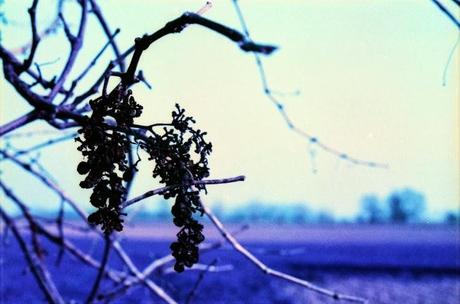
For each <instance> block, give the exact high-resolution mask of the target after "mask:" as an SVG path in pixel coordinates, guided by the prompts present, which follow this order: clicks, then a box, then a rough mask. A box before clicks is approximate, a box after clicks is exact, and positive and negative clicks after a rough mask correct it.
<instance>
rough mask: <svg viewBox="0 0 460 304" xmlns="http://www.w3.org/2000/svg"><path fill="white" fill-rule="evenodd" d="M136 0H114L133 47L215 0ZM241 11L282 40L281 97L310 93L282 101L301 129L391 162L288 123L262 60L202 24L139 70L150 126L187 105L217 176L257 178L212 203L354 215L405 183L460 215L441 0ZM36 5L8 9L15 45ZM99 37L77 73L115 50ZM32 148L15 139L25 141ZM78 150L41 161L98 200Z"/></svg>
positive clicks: (451, 32)
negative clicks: (301, 206) (328, 149)
mask: <svg viewBox="0 0 460 304" xmlns="http://www.w3.org/2000/svg"><path fill="white" fill-rule="evenodd" d="M52 2H53V1H40V5H39V8H38V9H39V16H38V20H39V22H40V24H42V25H48V24H49V22H50V21H51V20H52V19H53V18H54V11H55V9H54V6H53V4H52ZM214 2H215V3H214V6H213V8H212V9H211V10H210V11H208V12H207V13H206V17H208V18H210V19H213V20H216V21H219V22H222V23H223V24H226V25H229V26H232V27H234V28H237V29H240V26H239V23H238V19H237V16H236V14H235V11H234V9H233V7H232V5H231V1H214ZM123 3H128V2H127V1H115V0H112V1H101V6H102V8H103V11H104V12H105V15H106V16H107V18H108V20H109V21H110V25H111V28H112V29H115V28H116V27H120V28H121V30H122V31H121V33H120V34H119V35H118V36H117V41H118V42H119V44H120V46H121V49H122V50H124V49H126V48H127V47H129V46H130V45H131V44H132V41H133V39H134V38H135V37H137V36H141V35H142V34H144V33H151V32H153V31H155V30H156V29H158V28H160V27H161V26H163V25H164V23H165V22H167V21H169V20H171V19H173V18H175V17H177V16H179V15H180V14H181V13H182V12H184V11H188V10H190V11H196V10H197V9H198V8H200V7H201V6H202V5H203V1H135V3H136V5H131V6H129V5H127V4H123ZM240 3H241V6H242V8H243V12H244V13H245V16H246V19H247V22H248V25H249V28H250V31H251V34H252V37H253V39H254V40H256V41H259V42H266V43H272V44H276V45H278V46H280V49H279V51H277V52H276V53H275V54H274V55H272V56H270V57H265V58H263V61H264V64H265V67H266V70H267V76H268V80H269V82H270V84H271V87H272V89H273V90H277V91H282V92H293V91H297V90H299V91H300V95H299V96H286V97H282V98H281V100H283V102H284V104H285V106H286V110H287V112H288V114H289V115H290V116H291V117H292V119H293V121H294V123H295V124H296V125H297V126H298V127H299V128H301V129H303V130H305V131H308V132H309V133H311V134H314V135H315V136H317V137H318V138H319V139H320V140H321V141H323V142H324V143H326V144H328V145H329V146H332V147H334V148H335V149H338V150H340V151H341V152H343V153H346V154H348V155H350V156H353V157H356V158H360V159H364V160H370V161H376V162H381V163H386V164H388V165H389V168H388V169H376V168H368V167H362V166H356V165H352V164H350V163H349V162H347V161H345V160H340V159H338V158H337V157H335V156H333V155H331V154H328V153H325V152H323V151H321V150H318V148H317V147H316V148H315V146H311V145H309V143H308V142H307V141H306V140H305V139H303V138H300V137H299V136H297V135H296V134H294V133H293V132H291V131H290V130H289V129H288V128H287V127H286V125H285V123H284V121H283V119H282V117H281V116H280V114H279V113H278V112H277V111H276V109H275V108H274V107H273V105H272V104H271V103H270V102H269V100H268V99H267V98H266V97H265V96H264V94H263V92H262V88H261V83H260V77H259V74H258V72H257V67H256V65H255V63H254V58H253V56H252V55H251V54H247V53H243V52H242V51H240V50H239V49H238V47H236V46H235V45H234V44H233V43H231V42H229V41H228V40H227V39H225V38H223V37H221V36H219V35H217V34H215V33H212V32H210V31H209V30H206V29H204V28H201V27H198V26H190V27H188V28H187V29H186V30H184V32H183V33H181V34H178V35H171V36H168V37H166V38H164V39H162V40H160V41H159V42H157V43H156V44H154V45H152V46H151V47H150V48H149V50H148V51H147V52H146V53H145V54H144V55H143V57H142V59H141V62H140V68H141V69H142V70H143V71H144V74H145V76H146V77H147V78H148V80H149V82H150V83H151V84H152V85H153V89H152V90H148V89H147V88H146V87H145V86H144V85H142V84H138V85H136V86H134V87H133V90H134V93H135V96H136V99H137V101H138V102H140V103H141V104H142V105H143V106H144V109H145V110H144V114H143V116H142V118H141V120H139V122H140V123H152V122H159V121H168V120H169V119H170V118H169V115H170V112H171V110H172V109H173V105H174V103H176V102H179V103H180V104H181V105H182V106H183V107H185V109H186V110H187V111H188V113H190V114H192V115H193V116H194V117H195V118H196V120H197V121H198V125H199V127H200V128H202V129H204V130H206V131H207V132H208V133H209V135H208V138H209V139H210V140H211V142H212V143H213V145H214V152H213V154H212V157H211V159H210V166H211V177H213V178H220V177H228V176H235V175H240V174H244V175H246V177H247V180H246V181H245V182H244V183H238V184H232V185H221V186H210V187H209V194H208V198H207V200H208V201H210V202H212V203H213V204H217V203H220V204H223V205H224V207H226V208H231V207H234V206H238V205H240V204H244V203H247V202H249V201H253V200H258V201H263V202H270V203H286V202H304V203H305V204H308V206H310V207H312V208H315V209H324V210H327V211H330V212H333V213H335V214H337V215H339V216H350V215H353V214H354V213H355V212H356V211H357V210H358V209H359V206H360V204H359V200H360V198H361V197H362V195H364V194H366V193H375V194H377V195H378V196H379V197H380V198H382V199H383V198H385V197H386V195H387V194H388V193H389V192H391V191H393V190H395V189H401V188H404V187H411V188H413V189H415V190H417V191H420V192H422V193H424V194H425V197H426V200H427V204H428V206H427V207H428V215H430V216H432V217H436V216H438V215H439V214H440V212H443V211H445V210H446V209H456V208H458V206H459V202H460V193H459V192H460V190H459V184H460V181H459V171H460V170H459V111H460V110H459V97H460V95H459V94H460V93H459V85H458V84H459V56H458V51H456V52H455V53H454V55H453V57H452V61H451V63H450V65H449V66H448V67H447V73H446V84H445V86H443V72H444V69H445V67H446V62H447V60H448V56H449V53H450V52H451V50H452V47H453V46H454V44H455V42H456V41H457V39H458V32H457V30H456V28H455V26H454V25H453V24H452V23H451V22H450V20H448V19H447V18H446V17H445V16H444V15H443V14H442V13H441V12H440V11H439V10H438V9H437V8H436V7H435V6H434V5H433V4H432V3H431V1H364V0H356V1H280V0H278V1H274V0H273V1H240ZM29 5H30V1H6V3H5V4H4V5H3V9H4V11H5V12H6V17H7V18H8V19H9V20H10V25H9V26H7V27H6V28H5V29H4V31H3V34H2V36H3V40H2V43H3V44H4V46H6V47H8V48H16V47H18V46H21V45H22V44H24V43H25V42H27V41H28V39H30V38H29V37H30V33H29V26H30V25H29V21H28V16H27V13H26V10H25V8H26V7H27V6H29ZM65 12H66V14H67V15H70V14H73V15H74V18H71V17H69V19H70V23H71V25H74V26H75V25H77V20H78V18H79V11H78V7H77V6H76V5H75V4H73V3H72V1H68V2H66V11H65ZM86 35H87V37H86V38H87V39H86V41H85V45H84V50H83V52H82V54H81V55H80V57H79V58H78V62H77V65H76V69H75V70H76V71H75V74H74V75H76V74H78V73H80V72H81V70H82V69H83V68H84V67H85V66H86V65H87V62H89V61H90V60H91V59H92V56H94V54H95V53H96V52H97V51H98V50H99V49H100V48H101V47H102V46H103V45H104V44H105V42H106V38H105V37H104V36H103V35H102V33H101V30H100V29H99V28H98V27H97V22H96V20H95V18H94V17H93V16H91V17H90V19H89V24H88V29H87V34H86ZM63 37H64V36H63V34H62V32H59V33H58V34H56V35H54V36H51V37H49V38H47V39H46V40H44V41H43V42H42V44H41V45H40V46H39V49H38V53H37V58H38V62H42V63H43V62H54V61H56V62H55V63H53V64H49V65H46V66H44V67H43V68H42V71H43V73H44V74H45V75H46V76H47V77H49V78H51V76H53V75H55V74H56V73H57V72H59V71H60V70H61V69H62V65H63V64H64V62H65V58H66V55H67V52H68V44H67V42H65V41H64V40H63ZM111 56H112V53H111V50H108V51H106V53H105V55H104V56H102V57H101V59H100V60H99V64H98V65H97V67H96V69H95V70H94V72H95V73H94V74H93V75H96V74H97V71H101V69H103V68H105V66H106V65H107V62H108V60H110V59H111ZM92 79H94V76H91V75H90V76H89V77H88V79H87V81H85V82H82V84H81V87H80V90H81V89H84V88H85V84H88V83H91V80H92ZM0 90H1V98H2V99H1V100H2V114H1V122H2V123H4V122H7V121H9V120H11V119H13V118H15V117H16V116H17V115H19V114H22V113H24V112H25V111H26V110H28V109H30V106H28V105H27V104H26V103H25V102H24V101H23V100H21V98H20V97H19V96H18V95H17V94H16V93H15V92H14V91H13V90H12V89H11V87H10V86H9V85H8V84H6V82H5V81H2V82H1V83H0ZM13 104H14V106H13ZM38 129H49V128H47V126H46V125H45V124H44V123H41V122H37V123H34V124H32V125H31V126H30V127H27V128H23V129H21V130H18V132H23V131H27V130H38ZM56 135H57V134H56ZM42 139H43V137H42ZM37 141H38V139H37ZM33 142H35V141H34V140H32V139H27V140H15V141H12V143H15V144H16V145H17V146H19V147H27V146H30V145H31V144H32V143H33ZM75 148H76V145H75V144H74V143H72V142H69V143H66V144H60V145H59V146H55V147H50V148H48V149H46V150H43V152H42V156H41V160H42V161H43V164H44V165H46V166H48V167H49V171H50V172H52V173H53V175H54V176H55V177H56V179H58V180H59V181H60V184H61V185H62V187H63V188H64V189H66V190H67V191H68V192H69V193H70V194H71V195H73V196H74V197H75V198H77V199H78V200H79V201H81V202H82V204H84V205H88V204H87V203H86V201H87V198H88V196H89V192H88V191H86V190H81V189H79V188H78V182H79V180H80V178H81V177H80V176H78V175H77V174H76V173H75V168H76V165H77V164H78V161H79V159H80V158H81V157H80V155H79V154H78V153H77V152H76V151H75ZM311 149H313V150H314V152H315V158H314V161H312V159H311V157H310V152H311ZM50 155H51V156H52V157H48V156H50ZM143 157H144V158H146V157H145V155H143ZM142 164H143V165H142V168H141V174H140V175H139V176H138V178H137V179H136V186H135V187H134V189H133V195H136V194H140V193H142V192H143V191H146V190H148V189H151V188H154V187H156V186H158V184H157V183H156V182H155V181H152V178H151V177H150V176H151V169H152V165H151V164H149V163H148V162H147V161H144V162H143V163H142ZM2 167H3V169H2V171H3V177H2V179H4V180H5V182H8V183H9V185H12V186H13V185H16V187H15V189H16V192H17V194H19V195H21V196H23V197H24V198H26V199H28V200H29V201H33V202H36V206H41V207H42V208H52V207H51V206H53V207H55V206H56V203H57V202H58V199H57V198H56V197H54V196H52V195H50V193H48V192H47V191H45V192H43V191H42V189H43V188H42V187H41V185H40V184H39V183H37V182H36V181H33V180H29V179H27V177H26V176H25V175H24V174H23V173H21V172H20V171H18V170H17V169H16V168H15V167H13V166H11V165H10V164H6V163H2ZM313 168H316V169H317V171H316V173H315V172H314V170H313ZM17 185H20V186H17ZM2 195H3V194H2ZM1 199H2V201H3V200H4V197H3V196H2V197H1ZM154 201H155V199H151V200H149V201H147V202H146V203H145V204H148V203H149V202H154Z"/></svg>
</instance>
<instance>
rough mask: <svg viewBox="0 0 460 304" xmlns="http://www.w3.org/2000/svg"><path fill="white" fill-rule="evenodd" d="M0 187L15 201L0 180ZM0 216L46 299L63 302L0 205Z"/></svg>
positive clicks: (52, 301) (48, 275) (47, 275)
mask: <svg viewBox="0 0 460 304" xmlns="http://www.w3.org/2000/svg"><path fill="white" fill-rule="evenodd" d="M0 187H1V188H2V190H3V192H4V193H5V195H6V196H8V197H9V198H10V199H12V200H13V201H15V202H17V201H18V199H17V198H16V197H15V196H14V194H13V193H12V192H11V190H9V189H8V188H6V187H5V186H4V185H3V183H1V182H0ZM0 216H1V217H2V219H3V220H4V221H5V223H6V224H7V225H8V227H9V229H11V231H12V232H13V234H14V236H15V237H16V240H17V241H18V243H19V246H20V248H21V251H22V253H23V254H24V256H25V258H26V261H27V263H28V264H29V266H30V268H31V270H32V273H33V274H34V276H35V279H36V280H37V283H38V285H39V287H40V289H41V290H42V291H43V293H44V294H45V297H46V299H47V300H48V302H50V303H62V304H64V303H65V301H64V299H63V298H62V296H61V295H60V294H59V291H58V289H57V288H56V286H55V285H54V283H53V281H52V279H51V275H50V274H49V272H48V271H47V270H46V268H45V267H43V265H42V263H41V261H40V259H39V258H38V257H37V256H36V255H35V254H34V253H32V252H31V250H30V249H29V248H28V246H27V243H26V241H25V240H24V238H23V237H22V235H21V233H20V232H19V230H18V228H17V226H16V224H15V223H14V221H13V220H12V219H11V218H10V217H9V216H8V215H7V214H6V212H5V211H4V210H3V208H2V207H1V206H0Z"/></svg>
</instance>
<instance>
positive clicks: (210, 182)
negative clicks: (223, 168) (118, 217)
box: [122, 175, 245, 208]
mask: <svg viewBox="0 0 460 304" xmlns="http://www.w3.org/2000/svg"><path fill="white" fill-rule="evenodd" d="M244 179H245V177H244V175H240V176H236V177H229V178H221V179H204V180H200V181H193V182H192V183H190V184H181V185H177V186H166V187H161V188H158V189H155V190H150V191H147V192H146V193H144V194H142V195H139V196H137V197H135V198H133V199H130V200H128V201H126V202H124V203H123V205H122V208H126V207H128V206H130V205H132V204H135V203H137V202H139V201H141V200H143V199H146V198H148V197H151V196H154V195H159V194H163V193H165V192H167V191H169V190H171V189H172V188H175V187H185V186H193V185H217V184H228V183H234V182H242V181H244Z"/></svg>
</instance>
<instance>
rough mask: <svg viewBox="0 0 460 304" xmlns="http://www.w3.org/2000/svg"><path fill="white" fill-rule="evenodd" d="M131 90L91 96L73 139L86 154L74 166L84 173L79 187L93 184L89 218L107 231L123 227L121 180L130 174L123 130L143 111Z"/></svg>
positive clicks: (122, 187) (124, 131) (124, 191)
mask: <svg viewBox="0 0 460 304" xmlns="http://www.w3.org/2000/svg"><path fill="white" fill-rule="evenodd" d="M131 94H132V92H131V90H127V91H126V90H123V89H122V88H119V89H116V90H114V91H113V92H112V93H111V94H109V95H107V96H104V95H103V96H101V97H99V98H97V99H95V100H91V101H90V102H89V104H90V106H91V109H92V110H93V111H92V115H91V117H89V118H88V121H87V123H86V124H85V125H84V126H83V127H82V128H81V129H79V130H78V133H79V134H80V137H77V138H76V139H75V140H76V141H77V142H79V143H80V146H79V147H78V150H79V151H81V153H82V154H83V156H84V157H85V160H84V161H82V162H80V163H79V164H78V168H77V171H78V173H80V174H82V175H86V177H85V179H84V180H83V181H82V182H81V183H80V187H82V188H88V189H90V188H93V193H92V195H91V198H90V202H91V204H92V205H93V206H94V207H96V208H97V211H95V212H94V213H92V214H91V215H90V216H89V217H88V221H89V222H90V223H92V224H95V225H101V226H102V230H103V231H104V232H105V233H107V234H110V233H111V232H112V231H114V230H116V231H121V230H122V229H123V225H122V223H123V219H122V218H121V216H122V215H123V213H122V212H121V203H122V202H123V201H124V199H125V194H126V189H125V186H124V185H123V181H127V180H129V179H130V178H131V176H130V172H131V170H130V168H129V166H128V161H127V156H126V155H127V153H128V151H129V149H130V142H129V138H128V136H127V135H126V131H127V130H128V129H129V127H130V126H131V125H132V124H133V119H134V118H135V117H138V116H140V115H141V113H142V106H140V105H138V104H137V103H136V101H135V100H134V98H133V96H132V95H131ZM110 119H112V123H111V125H108V124H107V123H106V121H110Z"/></svg>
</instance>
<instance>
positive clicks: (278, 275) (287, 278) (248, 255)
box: [200, 200, 367, 303]
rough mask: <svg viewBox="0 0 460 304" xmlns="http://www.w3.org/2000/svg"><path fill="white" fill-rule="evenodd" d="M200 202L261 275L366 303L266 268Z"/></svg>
mask: <svg viewBox="0 0 460 304" xmlns="http://www.w3.org/2000/svg"><path fill="white" fill-rule="evenodd" d="M200 202H201V206H202V207H203V210H204V213H205V214H206V215H207V216H208V218H209V219H210V220H211V222H212V223H213V224H214V226H215V227H216V228H217V230H219V232H220V233H221V234H222V236H223V237H224V238H225V239H226V240H227V241H228V242H229V243H230V245H232V247H233V248H234V249H235V250H236V251H238V252H239V253H241V254H242V255H243V256H244V257H245V258H246V259H248V260H249V261H250V262H251V263H252V264H254V265H255V266H257V267H258V268H259V269H260V270H261V271H262V272H263V273H265V274H267V275H270V276H273V277H276V278H279V279H282V280H285V281H288V282H290V283H294V284H297V285H300V286H302V287H305V288H307V289H309V290H311V291H314V292H317V293H319V294H322V295H325V296H328V297H330V298H333V299H336V300H344V301H350V302H357V303H367V300H365V299H363V298H359V297H354V296H349V295H344V294H340V293H337V292H334V291H331V290H329V289H326V288H322V287H319V286H316V285H314V284H312V283H310V282H308V281H305V280H302V279H299V278H297V277H294V276H292V275H289V274H286V273H283V272H280V271H277V270H274V269H272V268H270V267H268V266H267V265H265V264H264V263H263V262H262V261H260V260H259V259H258V258H256V257H255V256H254V255H253V254H252V253H251V252H249V251H248V250H247V249H246V248H245V247H243V246H242V245H241V244H240V242H238V240H237V239H236V238H235V237H234V236H233V235H232V234H231V233H230V232H228V230H227V229H226V228H225V227H224V225H223V224H222V222H221V221H220V220H219V219H218V218H217V217H216V216H215V215H214V214H213V213H212V211H211V209H209V208H208V206H207V205H205V204H204V203H203V201H202V200H200Z"/></svg>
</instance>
